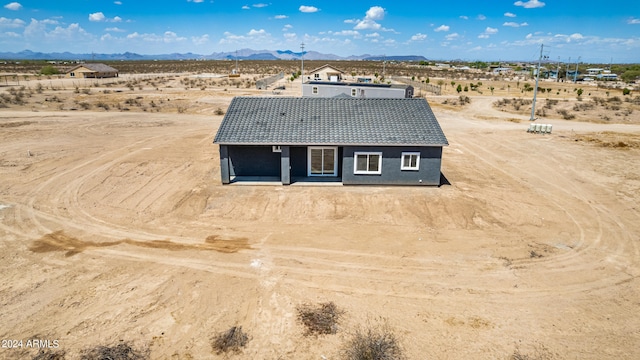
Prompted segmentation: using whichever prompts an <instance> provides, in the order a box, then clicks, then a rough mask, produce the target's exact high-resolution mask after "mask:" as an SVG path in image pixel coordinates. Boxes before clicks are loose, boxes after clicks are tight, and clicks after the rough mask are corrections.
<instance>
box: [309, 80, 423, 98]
mask: <svg viewBox="0 0 640 360" xmlns="http://www.w3.org/2000/svg"><path fill="white" fill-rule="evenodd" d="M302 96H303V97H335V96H348V97H358V98H412V97H413V86H411V85H404V84H371V83H346V82H324V81H309V82H306V83H304V84H302Z"/></svg>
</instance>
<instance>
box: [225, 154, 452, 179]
mask: <svg viewBox="0 0 640 360" xmlns="http://www.w3.org/2000/svg"><path fill="white" fill-rule="evenodd" d="M281 148H282V152H273V150H272V148H271V146H251V145H220V174H221V177H222V183H223V184H228V183H229V182H230V179H231V178H233V177H235V176H268V177H279V178H280V179H281V181H282V184H283V185H288V184H290V183H291V182H292V179H293V178H304V177H307V147H306V146H282V147H281ZM357 151H362V152H382V172H381V174H366V175H365V174H354V164H353V161H354V160H353V158H354V152H357ZM403 152H419V153H420V166H419V170H401V161H402V153H403ZM441 163H442V147H416V146H411V147H400V146H398V147H390V146H386V147H378V146H344V147H342V146H341V147H338V178H342V183H343V184H345V185H431V186H434V185H435V186H438V185H440V169H441Z"/></svg>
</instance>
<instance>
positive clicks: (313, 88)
mask: <svg viewBox="0 0 640 360" xmlns="http://www.w3.org/2000/svg"><path fill="white" fill-rule="evenodd" d="M311 92H312V93H314V94H317V93H318V87H317V86H314V87H312V88H311Z"/></svg>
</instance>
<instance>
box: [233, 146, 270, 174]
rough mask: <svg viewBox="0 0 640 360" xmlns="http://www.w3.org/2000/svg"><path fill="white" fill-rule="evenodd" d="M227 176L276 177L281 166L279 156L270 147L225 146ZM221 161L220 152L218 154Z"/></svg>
mask: <svg viewBox="0 0 640 360" xmlns="http://www.w3.org/2000/svg"><path fill="white" fill-rule="evenodd" d="M226 147H227V152H228V162H229V175H230V176H231V177H233V176H277V177H280V168H281V166H282V164H281V159H280V154H281V153H278V152H273V151H272V149H271V146H226ZM220 155H221V160H222V151H221V152H220Z"/></svg>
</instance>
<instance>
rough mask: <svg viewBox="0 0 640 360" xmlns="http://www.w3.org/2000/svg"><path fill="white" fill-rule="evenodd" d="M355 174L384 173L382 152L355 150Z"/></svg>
mask: <svg viewBox="0 0 640 360" xmlns="http://www.w3.org/2000/svg"><path fill="white" fill-rule="evenodd" d="M353 173H354V174H382V153H381V152H355V153H354V154H353Z"/></svg>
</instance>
